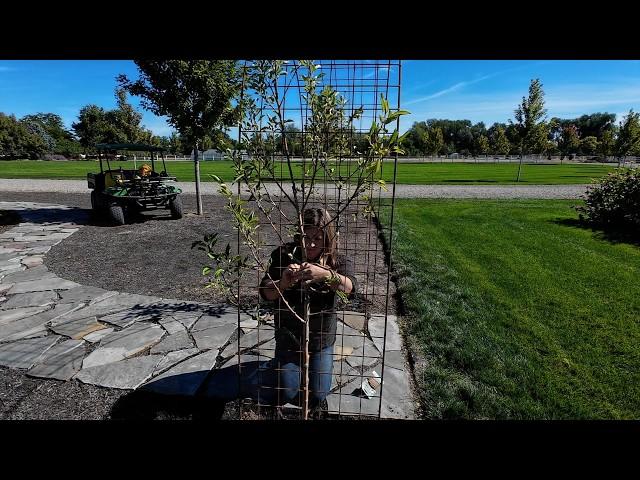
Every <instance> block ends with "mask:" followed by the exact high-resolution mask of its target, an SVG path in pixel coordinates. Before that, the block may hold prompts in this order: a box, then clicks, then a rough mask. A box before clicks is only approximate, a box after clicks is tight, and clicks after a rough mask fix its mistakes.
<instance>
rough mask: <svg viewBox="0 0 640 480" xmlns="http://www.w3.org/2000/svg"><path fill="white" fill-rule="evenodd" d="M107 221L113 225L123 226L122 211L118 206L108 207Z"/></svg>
mask: <svg viewBox="0 0 640 480" xmlns="http://www.w3.org/2000/svg"><path fill="white" fill-rule="evenodd" d="M109 220H111V222H112V223H113V224H114V225H124V211H123V210H122V207H121V206H120V205H118V204H114V205H111V206H109Z"/></svg>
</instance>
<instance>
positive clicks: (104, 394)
mask: <svg viewBox="0 0 640 480" xmlns="http://www.w3.org/2000/svg"><path fill="white" fill-rule="evenodd" d="M2 196H3V200H5V201H32V202H42V203H59V204H63V205H69V206H74V207H78V208H82V209H86V210H87V211H88V210H89V209H90V200H89V195H80V194H55V193H9V192H4V193H3V195H2ZM183 204H184V212H185V216H184V218H183V219H181V220H172V219H171V218H170V217H169V215H168V211H163V210H159V211H157V212H145V213H144V214H143V215H142V216H141V217H139V218H137V219H135V221H134V223H131V224H127V225H123V226H119V227H113V226H108V225H106V224H105V223H104V222H103V221H101V220H99V219H95V218H94V219H92V220H91V221H90V223H89V224H88V225H86V226H84V227H83V228H81V229H80V230H79V231H78V232H76V233H74V234H73V235H71V236H70V237H69V238H67V239H65V240H64V241H63V242H61V243H60V244H58V245H56V246H55V247H53V248H52V249H51V251H50V252H49V253H48V254H47V255H46V257H45V265H46V266H47V268H48V269H49V270H51V271H53V272H55V273H56V274H57V275H59V276H60V277H62V278H65V279H68V280H72V281H75V282H78V283H81V284H83V285H91V286H96V287H100V288H104V289H108V290H117V291H121V292H127V293H137V294H141V295H154V296H159V297H163V298H172V299H180V300H189V301H199V302H207V303H217V302H222V301H224V300H225V299H224V297H223V296H221V295H220V294H217V293H216V292H214V291H213V290H212V289H205V288H204V286H205V284H206V279H205V278H204V277H203V276H202V275H201V268H202V266H203V265H204V264H205V263H206V261H207V257H206V255H205V254H204V252H201V251H199V250H195V249H194V250H192V249H191V245H192V243H193V242H194V241H196V240H201V239H202V238H203V237H204V235H206V234H210V233H213V232H218V233H219V236H220V238H221V240H220V243H221V244H222V245H220V244H219V246H221V247H224V246H226V243H227V242H230V243H231V244H232V248H233V249H235V248H236V243H235V240H236V238H237V234H236V233H235V232H234V231H233V229H232V227H231V222H230V218H231V217H230V213H229V212H227V211H226V210H225V209H224V203H223V199H222V198H220V197H214V196H208V197H204V210H205V214H204V215H202V216H198V215H195V212H196V202H195V196H193V195H183ZM355 227H356V224H355V223H352V224H351V227H350V231H349V229H345V230H344V231H343V236H342V239H341V244H342V245H358V246H359V247H358V248H354V249H353V250H348V251H347V252H346V253H347V254H348V255H350V256H352V258H354V259H355V262H356V269H357V272H356V273H357V277H358V281H359V282H360V290H361V292H360V293H361V294H360V295H359V296H358V297H357V298H356V301H355V302H354V303H353V304H352V305H351V306H350V307H349V308H352V309H355V310H360V311H362V310H363V309H364V308H365V306H366V307H367V309H368V310H369V311H370V312H371V313H381V312H384V308H385V301H386V299H385V296H384V295H380V293H381V292H382V293H384V292H385V291H386V283H387V276H386V264H385V259H384V255H383V252H382V246H381V245H380V243H379V241H378V240H377V232H376V230H375V227H374V226H373V225H372V224H362V223H358V224H357V228H355ZM0 228H2V227H0ZM9 228H10V227H9ZM270 229H271V227H270V226H266V225H265V227H264V229H263V231H264V232H265V233H264V238H265V241H266V242H267V243H268V244H270V245H272V246H271V247H267V248H265V256H266V255H268V254H269V253H270V251H271V250H272V249H273V248H274V247H275V245H276V244H277V236H276V235H275V234H274V233H273V232H272V231H270ZM232 251H235V250H232ZM367 264H369V265H372V266H373V265H375V268H373V267H370V268H368V269H367V268H366V267H363V266H366V265H367ZM374 271H375V274H374ZM260 277H261V275H260V274H258V273H257V272H256V273H255V277H254V278H251V279H247V280H246V287H245V288H243V290H242V293H241V295H242V297H243V300H244V301H246V302H255V301H256V300H257V291H256V288H255V287H256V286H257V284H258V283H259V281H260ZM365 286H366V290H367V292H365V291H364V290H365ZM390 290H391V292H390V294H391V296H390V298H389V313H395V308H396V304H395V298H394V297H395V286H394V284H393V282H391V284H390ZM365 293H366V295H365ZM143 397H144V398H143ZM0 400H1V404H0V418H1V419H9V418H11V419H18V418H30V419H35V418H47V419H62V418H64V419H76V418H82V419H94V418H95V419H98V418H133V419H152V418H153V419H210V418H212V417H216V418H219V416H220V415H222V418H234V419H235V418H238V409H239V402H231V403H229V404H227V406H226V408H225V409H224V411H222V409H221V407H220V406H219V405H215V404H212V403H211V402H202V401H199V400H193V399H176V398H170V397H164V398H161V397H159V396H151V397H149V396H148V395H147V396H145V395H144V394H140V393H137V392H135V393H131V392H124V391H122V390H115V389H107V388H99V387H93V386H89V385H83V384H81V383H79V382H75V381H73V382H56V381H42V380H36V379H30V378H28V377H26V376H25V375H24V373H23V372H19V371H15V370H9V369H6V368H2V369H0ZM242 417H243V418H247V419H251V418H270V414H269V413H268V412H266V411H265V410H264V409H262V410H261V412H260V413H258V412H257V410H256V408H255V407H252V406H251V405H249V406H247V407H246V408H243V415H242Z"/></svg>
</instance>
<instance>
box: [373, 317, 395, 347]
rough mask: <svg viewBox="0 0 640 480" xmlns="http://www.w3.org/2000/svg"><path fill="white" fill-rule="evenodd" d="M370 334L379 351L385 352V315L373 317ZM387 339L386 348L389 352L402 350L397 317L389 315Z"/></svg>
mask: <svg viewBox="0 0 640 480" xmlns="http://www.w3.org/2000/svg"><path fill="white" fill-rule="evenodd" d="M368 328H369V334H370V335H371V338H372V340H373V342H374V343H375V344H376V347H378V350H380V351H381V352H382V351H383V340H384V334H385V331H384V315H371V318H369V324H368ZM386 333H387V338H386V348H387V349H388V350H402V338H401V337H400V329H399V328H398V320H397V317H396V316H395V315H387V332H386Z"/></svg>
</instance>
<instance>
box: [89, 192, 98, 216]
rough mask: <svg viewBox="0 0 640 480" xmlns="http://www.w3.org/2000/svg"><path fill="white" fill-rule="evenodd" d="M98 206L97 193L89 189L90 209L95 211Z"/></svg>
mask: <svg viewBox="0 0 640 480" xmlns="http://www.w3.org/2000/svg"><path fill="white" fill-rule="evenodd" d="M98 208H99V207H98V193H97V192H96V191H95V190H91V209H92V210H93V211H94V212H97V211H98Z"/></svg>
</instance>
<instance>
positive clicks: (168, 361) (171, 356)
mask: <svg viewBox="0 0 640 480" xmlns="http://www.w3.org/2000/svg"><path fill="white" fill-rule="evenodd" d="M198 353H200V350H198V349H197V348H188V349H186V350H177V351H175V352H169V353H167V354H166V355H165V356H164V357H163V358H162V360H160V363H158V366H157V367H156V369H155V370H154V372H153V375H154V376H156V375H158V374H159V373H162V372H163V371H164V370H167V369H168V368H170V367H173V366H174V365H175V364H176V363H178V362H181V361H182V360H184V359H185V358H189V357H193V356H194V355H196V354H198Z"/></svg>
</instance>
